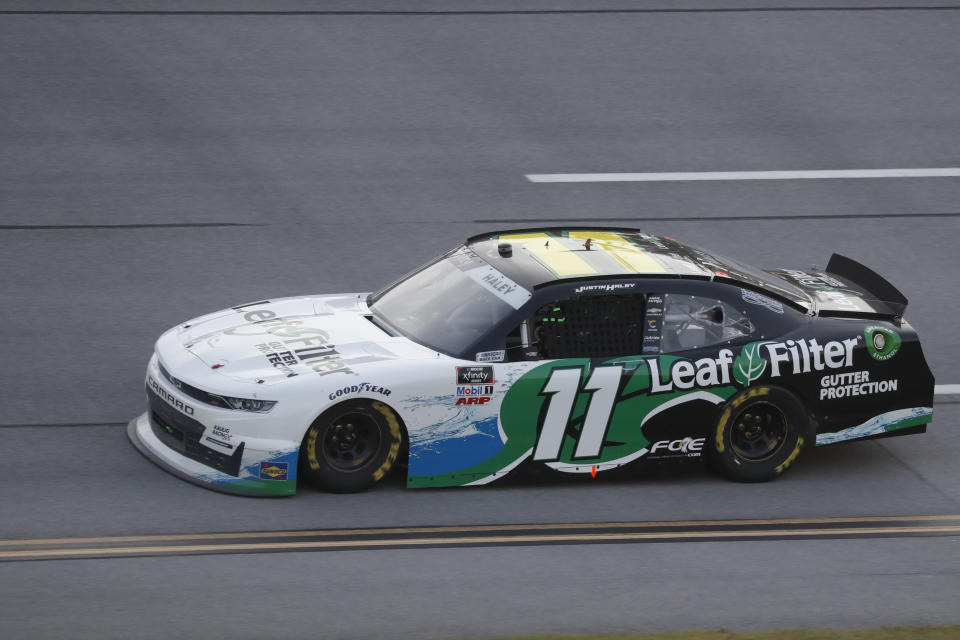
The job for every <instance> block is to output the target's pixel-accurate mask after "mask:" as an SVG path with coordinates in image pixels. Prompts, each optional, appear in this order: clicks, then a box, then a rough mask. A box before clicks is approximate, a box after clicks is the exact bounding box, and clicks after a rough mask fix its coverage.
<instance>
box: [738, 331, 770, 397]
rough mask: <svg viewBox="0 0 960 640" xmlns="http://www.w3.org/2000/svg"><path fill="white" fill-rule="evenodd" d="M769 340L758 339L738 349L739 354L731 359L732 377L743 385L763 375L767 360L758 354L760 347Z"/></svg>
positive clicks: (748, 384) (747, 385) (746, 385)
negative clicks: (734, 358)
mask: <svg viewBox="0 0 960 640" xmlns="http://www.w3.org/2000/svg"><path fill="white" fill-rule="evenodd" d="M768 342H769V341H766V340H760V341H758V342H751V343H750V344H748V345H747V346H745V347H744V348H743V350H741V351H740V355H738V356H737V358H736V360H734V361H733V379H734V380H736V381H737V382H739V383H740V384H741V385H743V386H744V387H749V386H750V383H751V382H753V381H754V380H756V379H757V378H759V377H760V376H762V375H763V372H764V371H766V370H767V361H766V360H765V359H764V358H763V356H762V355H760V347H761V346H763V345H765V344H768Z"/></svg>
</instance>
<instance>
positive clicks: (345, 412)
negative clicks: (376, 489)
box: [300, 400, 403, 493]
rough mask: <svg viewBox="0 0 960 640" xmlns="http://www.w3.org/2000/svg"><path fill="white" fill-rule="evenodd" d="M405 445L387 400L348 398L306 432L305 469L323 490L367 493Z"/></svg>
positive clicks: (303, 447)
mask: <svg viewBox="0 0 960 640" xmlns="http://www.w3.org/2000/svg"><path fill="white" fill-rule="evenodd" d="M402 442H403V432H402V430H401V428H400V419H399V418H398V417H397V414H396V413H394V411H393V409H391V408H390V407H388V406H387V405H385V404H383V403H382V402H377V401H373V402H370V401H367V400H349V401H347V402H343V403H341V404H338V405H337V406H335V407H332V408H330V409H328V410H327V411H325V412H324V413H323V414H322V415H321V416H320V417H319V418H317V419H316V420H315V421H314V422H313V424H312V425H310V428H309V429H307V433H306V435H305V436H304V437H303V443H302V445H301V446H300V468H301V469H302V470H303V471H302V473H303V476H304V478H305V479H306V480H308V481H309V482H310V483H311V484H313V485H314V486H316V487H318V488H319V489H323V490H325V491H331V492H334V493H355V492H358V491H365V490H367V489H369V488H370V487H372V486H373V485H374V484H376V483H377V482H379V481H380V480H382V479H383V478H384V477H386V476H387V474H388V473H389V472H390V470H391V469H392V468H393V466H394V465H395V464H396V462H397V457H398V455H399V453H400V445H401V443H402Z"/></svg>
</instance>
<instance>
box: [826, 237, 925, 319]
mask: <svg viewBox="0 0 960 640" xmlns="http://www.w3.org/2000/svg"><path fill="white" fill-rule="evenodd" d="M826 272H827V273H829V274H831V275H834V276H839V277H841V278H843V279H844V280H847V281H849V282H850V283H852V284H854V285H856V287H858V288H859V289H860V290H862V291H863V292H864V293H865V294H868V296H869V298H872V300H871V303H872V306H874V307H875V308H877V311H878V312H879V313H880V314H883V315H891V316H894V317H895V318H899V317H901V316H903V312H904V310H905V309H906V308H907V298H906V297H905V296H904V295H903V294H902V293H900V290H899V289H897V288H896V287H895V286H893V285H892V284H890V283H889V282H888V281H887V280H886V279H885V278H884V277H883V276H881V275H880V274H878V273H877V272H876V271H874V270H873V269H870V268H869V267H866V266H864V265H862V264H860V263H859V262H857V261H856V260H853V259H851V258H848V257H846V256H841V255H840V254H838V253H835V254H833V255H832V256H830V262H828V263H827V268H826ZM882 307H886V308H885V309H884V308H882Z"/></svg>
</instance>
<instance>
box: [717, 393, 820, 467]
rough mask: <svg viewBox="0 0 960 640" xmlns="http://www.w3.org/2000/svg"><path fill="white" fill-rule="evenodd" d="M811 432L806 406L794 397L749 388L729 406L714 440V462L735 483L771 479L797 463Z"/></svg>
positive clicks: (729, 402)
mask: <svg viewBox="0 0 960 640" xmlns="http://www.w3.org/2000/svg"><path fill="white" fill-rule="evenodd" d="M809 428H810V420H809V418H808V417H807V414H806V412H805V411H804V408H803V405H802V404H800V401H799V400H797V398H796V397H795V396H794V395H793V394H791V393H790V392H788V391H786V390H784V389H780V388H778V387H770V386H760V387H753V388H750V389H745V390H743V391H742V392H740V393H738V394H737V395H735V396H733V397H732V398H731V399H730V400H729V401H728V402H727V404H726V405H724V407H723V411H722V412H721V414H720V420H719V421H718V422H717V428H716V431H715V432H714V437H713V438H712V439H711V440H710V444H709V449H710V459H711V462H712V463H713V466H714V467H715V468H716V469H717V470H718V471H719V472H720V473H722V474H723V475H725V476H726V477H728V478H730V479H731V480H737V481H740V482H765V481H767V480H772V479H773V478H776V477H777V476H779V475H781V474H782V473H783V472H784V471H786V470H787V469H788V468H789V467H790V465H792V464H793V463H794V461H796V459H797V457H798V456H799V455H800V451H801V450H802V449H803V447H804V444H805V441H806V439H808V438H809V436H808V435H807V432H808V430H809Z"/></svg>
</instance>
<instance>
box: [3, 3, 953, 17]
mask: <svg viewBox="0 0 960 640" xmlns="http://www.w3.org/2000/svg"><path fill="white" fill-rule="evenodd" d="M957 10H960V5H918V6H910V5H891V6H886V5H872V6H865V7H851V6H842V5H821V6H812V7H691V8H659V9H624V8H620V9H488V10H483V9H475V10H469V9H465V10H450V11H375V10H353V11H350V10H322V9H318V10H309V9H301V10H215V9H210V10H120V9H47V10H44V9H5V10H0V15H31V16H48V15H62V16H63V15H71V16H278V17H283V16H371V17H376V16H552V15H630V14H638V15H649V14H654V15H655V14H723V13H817V12H820V13H826V12H829V13H847V12H849V13H866V12H893V11H897V12H903V11H957Z"/></svg>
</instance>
